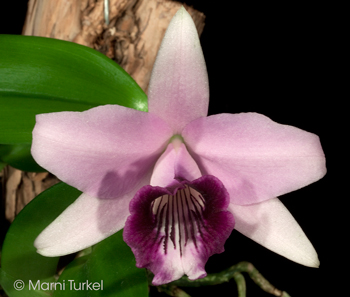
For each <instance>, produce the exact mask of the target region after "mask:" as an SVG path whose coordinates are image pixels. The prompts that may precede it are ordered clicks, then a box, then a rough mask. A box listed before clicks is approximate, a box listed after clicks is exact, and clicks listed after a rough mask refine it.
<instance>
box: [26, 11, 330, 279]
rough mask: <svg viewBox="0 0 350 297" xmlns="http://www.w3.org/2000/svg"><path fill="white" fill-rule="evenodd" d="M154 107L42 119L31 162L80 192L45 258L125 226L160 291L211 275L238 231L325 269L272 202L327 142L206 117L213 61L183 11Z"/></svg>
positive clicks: (49, 237)
mask: <svg viewBox="0 0 350 297" xmlns="http://www.w3.org/2000/svg"><path fill="white" fill-rule="evenodd" d="M148 100H149V112H142V111H138V110H134V109H130V108H126V107H123V106H117V105H105V106H99V107H96V108H92V109H90V110H87V111H84V112H57V113H49V114H41V115H38V116H37V118H36V125H35V128H34V131H33V145H32V154H33V156H34V158H35V160H36V161H37V162H38V163H39V164H40V165H41V166H42V167H44V168H46V169H47V170H49V171H50V172H52V173H53V174H55V175H56V176H57V177H58V178H59V179H61V180H62V181H64V182H66V183H68V184H70V185H72V186H74V187H76V188H77V189H79V190H81V191H82V192H83V194H81V196H80V197H79V198H78V199H77V200H76V201H75V202H74V203H73V204H71V205H70V206H69V207H68V208H67V209H66V210H65V211H64V212H63V213H62V214H61V215H60V216H59V217H58V218H57V219H56V220H54V222H52V223H51V224H50V225H49V226H48V227H47V228H46V229H45V230H44V231H43V232H42V233H41V234H40V235H39V236H38V238H37V239H36V241H35V246H36V248H37V250H38V253H40V254H42V255H44V256H61V255H65V254H69V253H73V252H76V251H79V250H82V249H84V248H86V247H89V246H91V245H93V244H95V243H97V242H99V241H101V240H103V239H105V238H107V237H108V236H110V235H112V234H113V233H115V232H117V231H119V230H120V229H122V228H124V235H123V236H124V240H125V242H126V243H127V244H128V245H129V246H130V247H131V249H132V251H133V253H134V255H135V258H136V265H137V266H138V267H141V268H148V269H150V270H151V271H152V272H153V273H154V275H155V277H154V279H153V284H154V285H160V284H164V283H167V282H171V281H173V280H176V279H178V278H180V277H181V276H182V275H184V274H186V275H188V277H189V278H190V279H197V278H200V277H204V276H205V275H206V272H205V270H204V266H205V263H206V261H207V260H208V258H209V257H210V256H211V255H212V254H214V253H221V252H223V251H224V243H225V241H226V239H227V238H228V237H229V235H230V233H231V232H232V230H233V228H234V227H235V229H236V230H238V231H239V232H241V233H243V234H244V235H246V236H248V237H249V238H251V239H252V240H254V241H256V242H257V243H259V244H261V245H263V246H265V247H266V248H268V249H270V250H272V251H274V252H276V253H278V254H280V255H282V256H284V257H287V258H289V259H291V260H293V261H295V262H297V263H301V264H303V265H306V266H313V267H317V266H318V265H319V261H318V258H317V254H316V252H315V250H314V248H313V246H312V244H311V243H310V241H309V240H308V239H307V237H306V236H305V234H304V233H303V231H302V229H301V228H300V226H299V225H298V223H297V222H296V221H295V220H294V218H293V217H292V215H291V214H290V213H289V211H288V210H287V209H286V207H285V206H284V205H283V204H282V203H281V202H280V200H279V199H278V198H276V197H277V196H279V195H283V194H285V193H288V192H290V191H294V190H296V189H299V188H301V187H304V186H306V185H308V184H310V183H312V182H315V181H317V180H318V179H320V178H321V177H322V176H323V175H324V174H325V172H326V169H325V158H324V154H323V151H322V148H321V145H320V141H319V138H318V137H317V136H316V135H314V134H312V133H309V132H306V131H303V130H300V129H298V128H295V127H292V126H287V125H282V124H278V123H276V122H273V121H272V120H270V119H269V118H267V117H266V116H264V115H261V114H257V113H241V114H218V115H213V116H208V117H207V112H208V104H209V88H208V77H207V71H206V65H205V61H204V57H203V53H202V49H201V46H200V42H199V38H198V34H197V30H196V28H195V25H194V23H193V21H192V18H191V16H190V15H189V14H188V13H187V12H186V10H185V9H184V8H181V9H180V10H179V11H178V12H177V13H176V15H175V16H174V18H173V19H172V21H171V23H170V24H169V27H168V29H167V31H166V34H165V36H164V39H163V41H162V44H161V47H160V50H159V52H158V55H157V59H156V61H155V65H154V68H153V72H152V76H151V80H150V86H149V94H148ZM116 252H117V251H116Z"/></svg>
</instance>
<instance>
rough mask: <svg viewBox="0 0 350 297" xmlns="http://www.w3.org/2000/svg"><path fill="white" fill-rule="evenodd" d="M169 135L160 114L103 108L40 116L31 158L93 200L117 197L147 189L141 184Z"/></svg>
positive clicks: (107, 106)
mask: <svg viewBox="0 0 350 297" xmlns="http://www.w3.org/2000/svg"><path fill="white" fill-rule="evenodd" d="M171 135H172V134H171V130H170V128H169V127H168V125H167V124H166V123H165V122H164V121H163V120H162V119H160V118H158V117H157V116H156V115H153V114H149V113H146V112H142V111H137V110H134V109H131V108H126V107H123V106H118V105H105V106H99V107H96V108H92V109H90V110H87V111H84V112H57V113H49V114H40V115H38V116H37V123H36V125H35V128H34V131H33V145H32V154H33V157H34V159H35V160H36V161H37V162H38V164H39V165H41V166H42V167H44V168H45V169H47V170H48V171H50V172H52V173H53V174H55V175H56V176H57V177H58V178H59V179H61V180H62V181H64V182H66V183H67V184H69V185H72V186H74V187H76V188H78V189H79V190H81V191H83V192H84V193H87V194H88V195H90V196H93V197H100V198H115V197H119V196H122V195H124V194H126V193H128V192H130V191H131V190H132V189H134V188H140V187H142V186H144V184H141V183H140V181H141V180H142V179H143V178H144V177H145V176H146V175H148V174H150V173H151V171H152V168H153V166H154V164H155V162H156V160H157V159H158V157H159V156H160V154H161V152H162V150H163V149H164V148H165V145H166V143H167V141H168V140H169V139H170V137H171ZM133 194H134V193H133Z"/></svg>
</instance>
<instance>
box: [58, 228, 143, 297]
mask: <svg viewBox="0 0 350 297" xmlns="http://www.w3.org/2000/svg"><path fill="white" fill-rule="evenodd" d="M69 280H74V282H72V281H71V282H70V281H69ZM58 282H60V283H62V284H63V283H65V284H66V286H65V290H64V291H63V290H55V291H54V292H53V296H54V297H61V296H64V297H69V296H72V297H75V296H77V297H83V296H84V297H87V296H89V297H90V296H91V297H94V296H110V297H114V296H121V297H146V296H148V282H147V277H146V273H145V270H144V269H139V268H137V267H136V266H135V257H134V255H133V253H132V251H131V249H130V248H129V247H128V246H127V245H126V243H125V242H124V241H123V233H122V231H119V232H118V233H116V234H114V235H112V236H110V237H108V238H106V239H105V240H103V241H101V242H100V243H98V244H96V245H95V246H94V247H93V249H92V252H91V254H89V255H87V256H84V257H81V258H77V259H76V260H74V261H73V262H72V263H70V264H69V265H68V266H67V267H66V269H65V270H64V271H63V273H62V274H61V276H60V278H59V279H58ZM86 283H88V284H89V287H91V288H92V289H91V290H90V289H87V288H88V287H87V285H86ZM83 284H84V288H85V290H83ZM93 284H95V290H94V289H93ZM79 287H80V288H81V289H82V290H75V289H78V288H79Z"/></svg>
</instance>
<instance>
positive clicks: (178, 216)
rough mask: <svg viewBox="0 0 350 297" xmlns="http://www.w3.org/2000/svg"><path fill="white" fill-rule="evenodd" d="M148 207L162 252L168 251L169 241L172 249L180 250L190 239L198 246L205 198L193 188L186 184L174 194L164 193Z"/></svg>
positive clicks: (181, 250)
mask: <svg viewBox="0 0 350 297" xmlns="http://www.w3.org/2000/svg"><path fill="white" fill-rule="evenodd" d="M151 208H152V211H153V214H154V219H155V223H156V226H157V236H156V238H155V240H156V241H158V242H159V243H161V242H162V241H163V252H164V254H167V251H168V246H169V244H172V245H173V248H174V249H177V248H179V249H180V255H181V256H182V253H183V250H184V248H185V247H186V245H187V243H188V242H193V244H194V246H195V247H196V249H197V237H196V236H198V234H199V235H200V236H201V235H202V228H204V221H203V211H204V209H205V200H204V198H203V197H202V195H201V194H200V193H199V192H197V191H196V190H194V189H193V188H191V187H189V186H188V185H185V188H184V189H181V190H178V191H177V192H176V194H175V195H163V196H161V197H159V198H156V199H155V200H154V201H153V202H152V204H151Z"/></svg>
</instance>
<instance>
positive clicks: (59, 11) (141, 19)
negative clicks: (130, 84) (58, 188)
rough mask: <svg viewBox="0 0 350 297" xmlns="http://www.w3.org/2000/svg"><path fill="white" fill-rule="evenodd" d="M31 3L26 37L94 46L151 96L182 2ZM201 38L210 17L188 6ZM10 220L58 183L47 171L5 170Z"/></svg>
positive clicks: (33, 0) (96, 0) (73, 0)
mask: <svg viewBox="0 0 350 297" xmlns="http://www.w3.org/2000/svg"><path fill="white" fill-rule="evenodd" d="M103 3H104V2H103V0H29V3H28V11H27V16H26V20H25V24H24V28H23V35H34V36H42V37H50V38H57V39H62V40H67V41H73V42H76V43H79V44H82V45H85V46H88V47H91V48H94V49H96V50H98V51H100V52H101V53H103V54H105V55H106V56H107V57H109V58H111V59H112V60H114V61H115V62H117V63H118V64H119V65H120V66H122V67H123V68H124V69H125V70H126V71H127V72H128V73H129V74H130V75H131V76H132V77H133V78H134V80H135V81H136V82H137V83H138V84H139V85H140V86H141V88H142V89H143V90H144V91H145V92H146V93H147V88H148V83H149V79H150V75H151V70H152V68H153V64H154V61H155V59H156V55H157V52H158V49H159V46H160V43H161V41H162V39H163V36H164V33H165V31H166V28H167V27H168V24H169V22H170V20H171V18H172V17H173V15H174V14H175V13H176V11H177V10H178V9H179V8H180V7H181V5H182V4H181V3H179V2H176V1H166V0H109V24H108V25H106V23H105V20H104V13H103V8H104V7H103V6H104V5H103ZM184 6H185V8H186V9H187V11H188V12H189V13H190V14H191V16H192V18H193V20H194V22H195V24H196V27H197V30H198V33H199V35H200V34H201V33H202V31H203V28H204V19H205V16H204V14H203V13H201V12H198V11H196V10H195V9H193V8H192V7H188V6H187V5H184ZM0 178H1V179H2V186H3V189H4V192H5V193H4V195H3V197H5V216H6V219H7V220H9V221H10V222H12V221H13V220H14V218H15V216H16V215H17V214H18V213H19V211H20V210H21V209H22V208H23V207H24V206H25V205H26V204H27V203H28V202H29V201H30V200H32V199H33V198H34V197H35V196H36V195H38V194H39V193H41V192H42V191H43V190H45V189H47V188H49V187H50V186H52V185H53V184H55V183H57V182H58V179H57V178H56V177H54V176H52V175H51V174H48V173H28V172H22V171H20V170H17V169H14V168H12V167H10V166H6V167H5V169H4V170H3V171H2V173H1V174H0Z"/></svg>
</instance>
